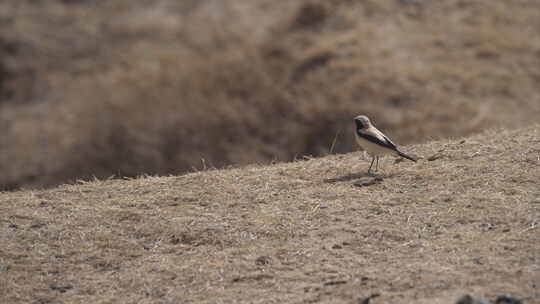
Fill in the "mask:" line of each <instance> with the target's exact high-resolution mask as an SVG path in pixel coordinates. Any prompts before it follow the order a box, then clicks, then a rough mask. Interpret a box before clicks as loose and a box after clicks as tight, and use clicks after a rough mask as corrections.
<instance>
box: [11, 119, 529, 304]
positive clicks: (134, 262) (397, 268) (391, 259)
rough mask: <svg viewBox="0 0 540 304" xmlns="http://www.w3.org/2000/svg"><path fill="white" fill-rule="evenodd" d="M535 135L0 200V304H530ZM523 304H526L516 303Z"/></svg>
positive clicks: (501, 135) (503, 134)
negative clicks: (376, 161)
mask: <svg viewBox="0 0 540 304" xmlns="http://www.w3.org/2000/svg"><path fill="white" fill-rule="evenodd" d="M539 139H540V126H539V125H535V126H531V127H528V128H524V129H518V130H515V131H508V130H494V131H489V132H486V133H483V134H481V135H477V136H473V137H469V138H459V139H455V140H443V141H433V142H429V143H426V144H422V145H414V146H404V147H403V150H404V151H407V152H408V153H411V154H414V155H417V156H421V157H422V159H421V160H420V161H419V162H418V163H413V162H408V161H399V162H396V161H394V160H393V159H392V158H385V159H384V161H383V162H382V169H381V171H380V172H379V173H378V175H377V176H368V175H366V173H365V172H366V169H367V166H368V165H369V160H368V159H363V158H362V153H360V152H356V153H350V154H345V155H339V156H335V155H334V156H327V157H323V158H316V159H311V160H306V161H296V162H293V163H280V164H275V165H271V166H258V165H253V166H249V167H246V168H238V169H228V170H209V171H201V172H195V173H190V174H186V175H182V176H169V177H141V178H137V179H131V180H96V181H91V182H84V183H80V184H76V185H65V186H61V187H58V188H54V189H49V190H41V191H30V190H26V191H16V192H4V193H0V214H1V215H2V216H1V217H0V243H1V244H2V246H1V247H0V302H2V303H11V304H18V303H359V302H360V299H362V298H363V297H366V296H370V295H373V294H380V297H378V298H376V299H374V300H373V301H374V303H430V304H431V303H453V301H455V300H456V299H457V297H458V296H461V295H463V294H472V295H475V296H485V297H488V298H493V297H495V295H497V294H499V293H511V294H513V295H515V296H519V297H535V296H538V293H539V289H538V284H539V283H540V255H539V252H540V199H539V198H540V188H539V186H538V181H539V180H540V140H539ZM526 303H537V300H536V302H534V301H533V300H530V301H528V302H526Z"/></svg>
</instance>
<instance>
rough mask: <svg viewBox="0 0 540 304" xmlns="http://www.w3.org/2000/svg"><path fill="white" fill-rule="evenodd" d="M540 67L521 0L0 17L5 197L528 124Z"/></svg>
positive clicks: (126, 6) (312, 3) (528, 11)
mask: <svg viewBox="0 0 540 304" xmlns="http://www.w3.org/2000/svg"><path fill="white" fill-rule="evenodd" d="M538 66H540V2H539V1H531V0H528V1H527V0H507V1H493V0H475V1H468V0H446V1H419V0H364V1H350V0H295V1H276V0H227V1H222V0H182V1H178V0H156V1H133V0H115V1H85V0H47V1H36V0H17V1H13V0H12V1H0V172H2V175H1V176H0V189H18V188H20V187H42V186H51V185H56V184H59V183H65V182H67V181H74V180H76V179H82V178H84V179H88V178H91V177H92V176H93V175H95V176H98V177H100V178H107V177H109V176H111V175H113V174H114V175H119V176H132V177H133V176H137V175H139V174H142V173H148V174H159V175H167V174H178V173H180V172H186V171H189V170H191V168H192V167H196V168H199V169H200V168H201V167H203V164H202V162H201V159H204V160H205V163H206V165H207V166H215V167H220V168H221V167H223V166H227V165H229V164H237V165H245V164H250V163H262V162H267V163H268V162H270V161H272V160H274V159H277V160H280V161H287V160H292V159H294V157H295V156H299V155H300V156H301V155H315V156H321V155H327V154H329V153H331V152H339V153H346V152H350V151H352V149H353V147H354V146H353V144H354V142H353V141H352V140H351V138H352V137H351V136H349V134H350V132H351V127H352V124H351V118H352V117H354V116H355V115H357V114H360V113H364V114H367V115H370V116H372V117H374V119H375V121H376V122H377V124H378V126H379V127H381V128H382V129H384V130H385V131H387V132H389V133H390V134H393V135H394V138H396V139H397V140H398V142H399V143H402V144H404V143H419V142H424V141H427V140H431V139H434V138H435V139H437V138H444V137H448V136H465V135H469V134H472V133H477V132H479V131H481V130H484V129H486V128H491V127H494V126H505V127H511V128H514V127H517V126H524V125H528V124H530V123H531V122H535V121H537V120H538V117H539V116H540V102H539V101H540V85H539V84H540V73H539V70H538ZM419 122H421V123H419ZM336 134H339V135H341V136H339V140H338V141H337V142H336V145H335V146H334V147H333V149H332V151H330V147H332V141H333V139H334V138H335V137H336Z"/></svg>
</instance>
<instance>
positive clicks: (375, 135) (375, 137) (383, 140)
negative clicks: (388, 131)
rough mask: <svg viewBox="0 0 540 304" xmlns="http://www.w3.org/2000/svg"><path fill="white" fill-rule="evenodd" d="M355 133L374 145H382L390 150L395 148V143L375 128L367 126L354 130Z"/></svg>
mask: <svg viewBox="0 0 540 304" xmlns="http://www.w3.org/2000/svg"><path fill="white" fill-rule="evenodd" d="M356 133H357V134H358V136H360V137H362V138H364V139H366V140H368V141H370V142H372V143H374V144H376V145H379V146H383V147H385V148H388V149H391V150H397V148H396V145H394V143H393V142H392V141H391V140H390V139H389V138H388V137H386V136H385V135H384V134H383V133H382V132H381V131H379V130H377V129H375V128H369V129H365V130H360V129H358V130H356Z"/></svg>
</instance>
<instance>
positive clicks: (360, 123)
mask: <svg viewBox="0 0 540 304" xmlns="http://www.w3.org/2000/svg"><path fill="white" fill-rule="evenodd" d="M354 122H355V123H356V128H357V129H365V128H369V127H370V126H371V121H369V118H368V117H367V116H365V115H359V116H356V117H355V118H354Z"/></svg>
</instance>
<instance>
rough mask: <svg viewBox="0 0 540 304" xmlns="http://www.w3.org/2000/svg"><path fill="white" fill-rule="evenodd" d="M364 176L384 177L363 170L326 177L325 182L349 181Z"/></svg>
mask: <svg viewBox="0 0 540 304" xmlns="http://www.w3.org/2000/svg"><path fill="white" fill-rule="evenodd" d="M362 177H382V176H380V175H379V174H376V173H368V172H361V173H353V174H347V175H344V176H340V177H334V178H327V179H324V180H323V181H324V182H325V183H329V184H333V183H339V182H349V181H352V180H355V179H359V178H362Z"/></svg>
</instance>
